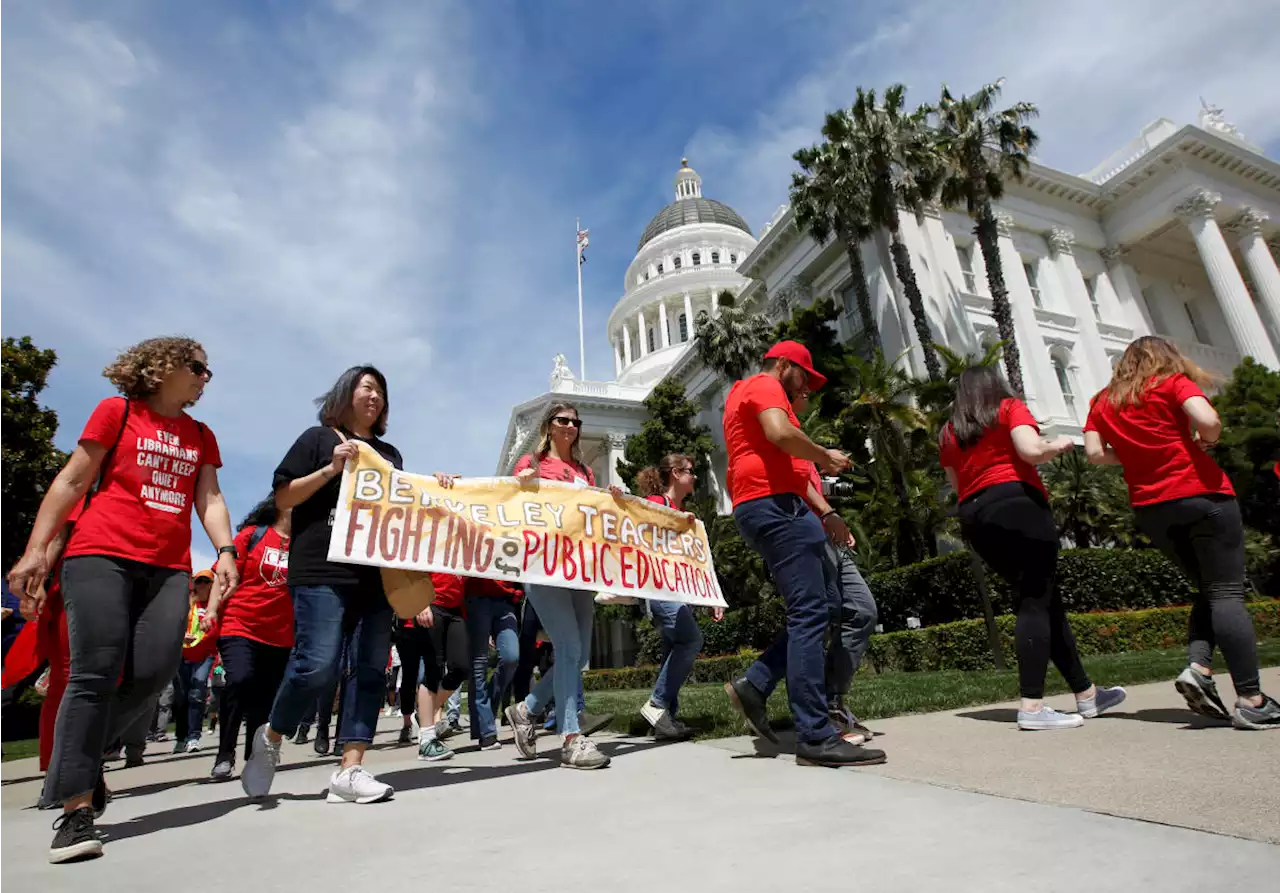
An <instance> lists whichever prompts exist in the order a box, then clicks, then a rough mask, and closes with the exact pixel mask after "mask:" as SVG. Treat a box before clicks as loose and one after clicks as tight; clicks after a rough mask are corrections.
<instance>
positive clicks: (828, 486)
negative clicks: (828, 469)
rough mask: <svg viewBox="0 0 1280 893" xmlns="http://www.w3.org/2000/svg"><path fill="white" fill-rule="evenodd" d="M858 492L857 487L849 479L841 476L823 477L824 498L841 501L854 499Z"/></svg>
mask: <svg viewBox="0 0 1280 893" xmlns="http://www.w3.org/2000/svg"><path fill="white" fill-rule="evenodd" d="M857 494H858V491H857V488H856V487H855V486H854V485H853V484H852V483H850V482H849V481H842V480H840V479H839V478H823V479H822V496H823V498H824V499H828V500H836V501H838V502H839V501H843V500H846V499H853V498H854V497H855V496H856V495H857Z"/></svg>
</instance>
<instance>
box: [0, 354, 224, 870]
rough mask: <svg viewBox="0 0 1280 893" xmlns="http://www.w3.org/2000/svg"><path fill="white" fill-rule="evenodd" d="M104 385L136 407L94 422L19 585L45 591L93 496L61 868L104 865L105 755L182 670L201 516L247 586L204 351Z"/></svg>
mask: <svg viewBox="0 0 1280 893" xmlns="http://www.w3.org/2000/svg"><path fill="white" fill-rule="evenodd" d="M103 375H104V376H105V377H106V378H107V379H108V380H110V381H111V383H112V384H114V385H115V386H116V388H117V389H119V391H120V393H121V394H122V395H123V397H122V398H108V399H106V400H103V401H102V402H101V403H99V404H98V406H97V408H96V409H95V410H94V411H93V414H92V415H91V416H90V417H89V421H88V423H87V424H86V425H85V428H84V431H83V432H82V433H81V435H80V441H79V443H78V445H77V446H76V448H75V450H74V451H73V452H72V453H71V456H70V458H69V459H68V460H67V464H66V465H65V466H64V467H63V469H62V471H61V472H59V473H58V476H57V477H56V478H55V479H54V481H53V483H52V484H51V485H50V486H49V491H48V492H47V493H46V494H45V497H44V500H43V501H42V502H41V504H40V511H39V514H38V515H37V516H36V523H35V526H34V528H33V529H32V531H31V537H30V539H29V540H28V541H27V549H26V552H25V553H24V554H23V556H22V558H21V559H20V560H19V561H18V563H17V564H16V565H15V566H14V568H13V570H12V571H10V572H9V585H10V586H11V587H12V588H13V590H14V591H15V592H17V593H19V594H23V593H25V592H26V591H27V589H28V588H34V587H35V586H36V585H38V584H39V583H40V582H41V581H42V580H43V579H44V578H45V575H46V573H47V572H48V569H49V557H48V546H49V543H50V541H51V540H52V539H53V538H54V536H55V534H57V532H58V531H59V530H61V529H62V527H63V524H64V523H65V522H66V519H67V517H68V515H70V513H71V510H72V508H73V507H74V506H75V505H76V504H77V503H78V502H80V500H81V499H83V498H84V497H85V496H86V495H88V494H89V491H90V488H91V487H93V488H94V492H93V494H92V495H91V498H90V499H89V500H88V501H87V502H86V504H85V508H84V511H83V513H82V514H81V516H80V519H79V521H77V522H76V525H75V528H74V529H73V531H72V533H71V538H70V540H69V541H68V543H67V547H66V550H65V551H64V553H63V561H62V597H63V604H64V607H65V610H66V613H67V629H68V633H69V645H70V651H71V676H70V678H69V680H68V682H67V690H66V693H65V695H64V696H63V699H62V705H61V707H60V708H59V710H58V723H57V735H56V737H55V740H54V753H53V761H52V763H51V764H50V766H49V774H48V776H47V777H46V778H45V795H44V797H45V799H46V800H48V801H52V802H58V803H61V804H62V808H63V816H62V817H61V818H60V819H59V820H58V822H56V823H55V826H56V828H57V833H56V835H55V836H54V841H53V845H52V847H51V848H50V850H49V861H51V862H66V861H69V860H72V859H80V858H86V857H92V856H96V855H99V854H101V852H102V841H101V840H100V839H99V838H98V836H97V835H96V834H95V833H94V829H93V823H94V817H95V811H96V812H97V813H99V814H100V813H101V811H102V810H103V809H105V807H106V802H105V800H106V785H105V783H104V781H103V777H102V753H103V749H104V748H105V746H106V744H107V742H108V741H110V740H112V739H114V738H115V737H116V736H117V735H118V734H119V733H120V732H121V731H123V730H124V729H126V728H128V727H129V726H130V724H132V723H133V721H134V720H136V719H137V718H138V714H139V713H140V712H142V711H144V710H146V709H148V707H149V705H150V704H151V701H152V697H153V696H154V695H156V694H157V693H158V692H159V691H160V690H161V689H162V688H163V687H164V686H165V685H166V684H168V682H169V680H170V679H172V678H173V674H174V670H175V669H176V668H177V666H178V661H179V660H180V659H181V657H182V654H181V652H182V629H183V622H184V620H185V619H186V617H187V594H188V591H189V585H188V581H189V579H190V576H191V512H192V509H195V511H196V513H197V515H198V516H199V518H200V521H201V524H202V525H203V526H204V529H205V531H206V532H207V533H208V534H209V539H210V541H211V542H212V543H213V546H214V548H215V549H217V550H218V565H217V567H218V576H219V578H220V579H221V580H222V584H223V586H224V587H225V588H226V590H227V591H231V590H234V589H235V587H236V584H237V582H238V579H239V577H238V574H237V572H236V564H235V554H234V553H235V547H234V546H233V545H232V544H231V518H230V516H229V515H228V514H227V504H226V501H225V500H224V499H223V496H222V490H221V488H220V487H219V486H218V467H219V466H220V465H221V464H222V458H221V456H220V455H219V453H218V442H217V440H216V439H215V438H214V436H213V432H211V431H210V430H209V429H208V428H207V427H205V426H204V425H202V424H201V423H199V422H197V421H196V420H195V419H193V418H191V416H189V415H187V413H186V408H187V407H190V406H193V405H194V404H195V403H196V401H197V400H199V399H200V396H201V394H203V393H204V388H205V385H206V384H207V383H208V382H209V380H210V378H212V377H213V373H212V371H211V370H210V368H209V364H208V358H207V356H206V355H205V352H204V348H202V347H201V346H200V345H199V343H197V342H195V341H192V340H191V339H189V338H152V339H150V340H148V341H143V342H142V343H140V344H137V345H135V346H133V347H131V348H129V349H128V350H127V351H125V352H124V353H122V354H121V355H120V356H119V357H117V358H116V360H115V362H113V363H112V364H111V365H110V366H108V367H107V368H106V369H105V370H104V371H103ZM95 482H96V484H95ZM126 657H131V658H132V659H131V660H129V661H126ZM122 670H124V671H125V678H124V679H123V684H121V671H122ZM117 693H118V696H117ZM113 701H114V703H113ZM95 801H96V802H95Z"/></svg>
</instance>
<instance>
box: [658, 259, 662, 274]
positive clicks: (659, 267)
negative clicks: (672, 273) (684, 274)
mask: <svg viewBox="0 0 1280 893" xmlns="http://www.w3.org/2000/svg"><path fill="white" fill-rule="evenodd" d="M658 275H659V276H661V275H662V264H661V262H659V264H658Z"/></svg>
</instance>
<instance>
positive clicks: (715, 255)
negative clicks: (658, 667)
mask: <svg viewBox="0 0 1280 893" xmlns="http://www.w3.org/2000/svg"><path fill="white" fill-rule="evenodd" d="M711 262H712V263H713V264H718V263H720V252H719V251H713V252H711Z"/></svg>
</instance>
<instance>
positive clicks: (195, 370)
mask: <svg viewBox="0 0 1280 893" xmlns="http://www.w3.org/2000/svg"><path fill="white" fill-rule="evenodd" d="M187 368H188V369H190V370H191V374H192V375H194V376H195V377H196V378H201V377H204V376H208V378H206V379H205V380H206V381H208V380H209V379H212V378H213V370H212V369H210V368H209V364H208V363H202V362H200V361H199V360H187Z"/></svg>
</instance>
